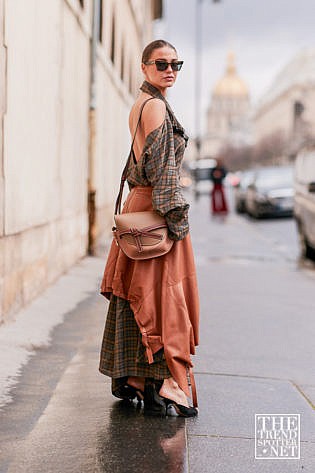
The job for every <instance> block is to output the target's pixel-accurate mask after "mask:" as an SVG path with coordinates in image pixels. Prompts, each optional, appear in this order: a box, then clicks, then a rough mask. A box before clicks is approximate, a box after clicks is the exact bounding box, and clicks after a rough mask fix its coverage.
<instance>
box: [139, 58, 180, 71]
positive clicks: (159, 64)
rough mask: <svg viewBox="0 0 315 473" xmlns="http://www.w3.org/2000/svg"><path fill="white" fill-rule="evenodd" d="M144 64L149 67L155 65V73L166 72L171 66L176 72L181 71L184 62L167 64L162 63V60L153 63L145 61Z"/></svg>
mask: <svg viewBox="0 0 315 473" xmlns="http://www.w3.org/2000/svg"><path fill="white" fill-rule="evenodd" d="M144 64H145V65H146V66H151V65H152V64H155V65H156V70H157V71H166V69H167V68H168V66H171V68H172V70H173V71H176V72H177V71H180V70H181V68H182V65H183V64H184V61H173V62H167V61H163V60H162V59H156V60H155V61H147V62H145V63H144Z"/></svg>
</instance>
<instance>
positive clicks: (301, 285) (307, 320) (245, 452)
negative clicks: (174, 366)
mask: <svg viewBox="0 0 315 473" xmlns="http://www.w3.org/2000/svg"><path fill="white" fill-rule="evenodd" d="M205 208H206V207H205V205H204V204H203V203H202V202H201V203H199V204H198V206H197V205H196V206H192V219H191V220H192V237H193V243H194V247H195V254H196V262H197V270H198V279H199V287H200V299H201V314H202V318H201V344H200V347H199V348H198V352H197V356H196V357H195V360H194V362H195V373H196V381H197V386H198V394H199V406H200V413H199V416H198V418H195V419H186V420H185V419H182V418H176V417H169V418H166V419H156V418H146V417H144V416H143V412H142V408H141V407H139V406H137V405H136V404H134V405H133V406H126V405H124V404H123V403H122V402H120V401H117V400H116V399H115V398H113V397H112V395H111V393H110V380H109V379H108V378H106V377H104V376H102V375H101V374H99V373H98V371H97V367H98V357H99V349H100V344H101V337H102V332H103V327H104V321H105V314H106V308H107V305H106V301H105V299H104V298H103V297H102V296H99V295H98V294H97V287H98V285H99V282H100V277H101V273H102V269H103V265H104V261H102V260H101V259H97V258H88V259H87V260H85V261H84V262H83V263H81V264H79V265H78V266H77V268H76V269H75V271H77V274H78V275H79V273H80V271H81V273H82V274H83V278H86V277H91V275H92V274H94V275H95V276H94V277H95V280H94V282H93V284H92V286H94V287H95V290H91V288H89V291H88V292H87V293H86V295H85V297H84V298H83V299H82V300H81V302H80V303H79V304H78V305H77V306H76V307H74V308H73V309H72V310H70V311H68V312H67V314H65V316H64V321H63V322H61V323H59V325H56V327H55V328H54V329H53V332H52V333H51V341H50V344H49V345H48V346H40V347H38V348H37V349H36V351H35V353H34V354H33V356H32V357H31V358H30V361H29V362H28V364H27V365H26V366H24V368H23V369H22V374H21V376H20V377H19V382H18V384H16V386H15V387H14V389H13V391H12V393H11V394H12V402H11V403H9V404H6V405H5V406H4V407H2V409H1V411H0V444H1V453H0V455H1V461H0V472H1V473H6V472H8V473H20V472H21V473H43V472H47V473H68V472H69V473H92V472H93V473H96V472H97V473H101V472H103V473H107V472H111V473H113V472H115V473H136V472H137V473H138V472H141V473H154V472H159V473H177V472H178V473H179V472H189V473H236V472H241V473H249V472H255V473H256V472H257V473H260V472H261V473H267V472H268V473H269V472H270V473H278V472H279V473H280V472H281V473H283V472H284V471H285V472H286V473H291V472H292V473H293V472H297V471H305V472H313V471H314V470H315V454H314V452H315V410H314V405H315V380H314V366H315V364H314V361H315V354H314V339H315V338H314V335H315V318H314V313H315V312H314V301H313V300H314V297H313V293H314V278H313V275H312V274H311V275H309V274H308V272H307V271H306V272H305V271H304V270H300V269H299V268H298V267H297V266H296V263H295V261H294V259H293V258H291V257H290V255H289V254H286V253H285V251H283V247H281V248H282V249H280V247H279V245H278V246H277V245H275V244H273V242H272V240H270V239H268V238H266V237H265V236H264V235H263V234H260V233H259V232H257V228H256V227H253V226H252V225H251V223H250V222H247V221H246V220H244V219H240V218H239V217H238V216H236V215H230V216H229V217H228V218H227V219H225V220H213V219H210V218H208V216H207V215H206V214H205ZM201 222H202V224H201ZM201 225H202V229H201ZM77 280H78V281H82V278H80V277H78V279H77ZM67 284H71V285H72V291H74V293H75V287H73V284H74V282H73V279H70V280H69V281H68V282H67ZM67 284H66V282H65V283H64V284H63V285H62V284H61V285H60V284H59V287H58V291H59V292H58V294H59V295H58V294H55V295H54V297H55V298H57V299H58V297H60V298H62V297H63V293H65V292H66V291H69V287H68V286H67ZM255 414H299V415H300V421H301V435H300V440H301V442H300V448H301V452H300V459H255Z"/></svg>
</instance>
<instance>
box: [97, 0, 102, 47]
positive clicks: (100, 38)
mask: <svg viewBox="0 0 315 473" xmlns="http://www.w3.org/2000/svg"><path fill="white" fill-rule="evenodd" d="M98 5H99V13H98V18H99V23H98V40H99V42H100V43H101V42H102V41H103V0H99V4H98Z"/></svg>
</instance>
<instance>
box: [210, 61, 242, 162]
mask: <svg viewBox="0 0 315 473" xmlns="http://www.w3.org/2000/svg"><path fill="white" fill-rule="evenodd" d="M250 139H251V137H250V95H249V90H248V87H247V85H246V83H245V82H244V81H243V80H242V79H241V78H240V77H239V76H238V74H237V70H236V66H235V60H234V54H233V53H229V55H228V57H227V67H226V71H225V74H224V76H223V77H222V78H221V79H220V80H219V81H218V82H217V84H216V85H215V87H214V89H213V91H212V97H211V103H210V106H209V108H208V113H207V132H206V135H205V136H204V139H203V146H202V155H203V156H216V155H217V154H218V152H219V151H220V149H221V148H222V147H224V146H226V145H233V146H236V147H238V146H243V145H244V144H248V143H249V142H250Z"/></svg>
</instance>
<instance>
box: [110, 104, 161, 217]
mask: <svg viewBox="0 0 315 473" xmlns="http://www.w3.org/2000/svg"><path fill="white" fill-rule="evenodd" d="M154 98H155V97H150V98H149V99H147V100H145V101H144V102H143V104H142V105H141V108H140V113H139V118H138V122H137V125H136V129H135V132H134V135H133V139H132V142H131V147H130V151H129V155H128V158H127V162H126V164H125V167H124V169H123V172H122V174H121V178H120V187H119V193H118V196H117V199H116V204H115V215H116V214H120V211H121V199H122V195H123V191H124V185H125V182H126V180H127V171H128V168H129V164H130V160H131V158H132V154H133V145H134V142H135V139H136V134H137V130H138V127H139V125H140V121H141V115H142V111H143V109H144V106H145V104H146V103H147V102H149V100H152V99H154Z"/></svg>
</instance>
